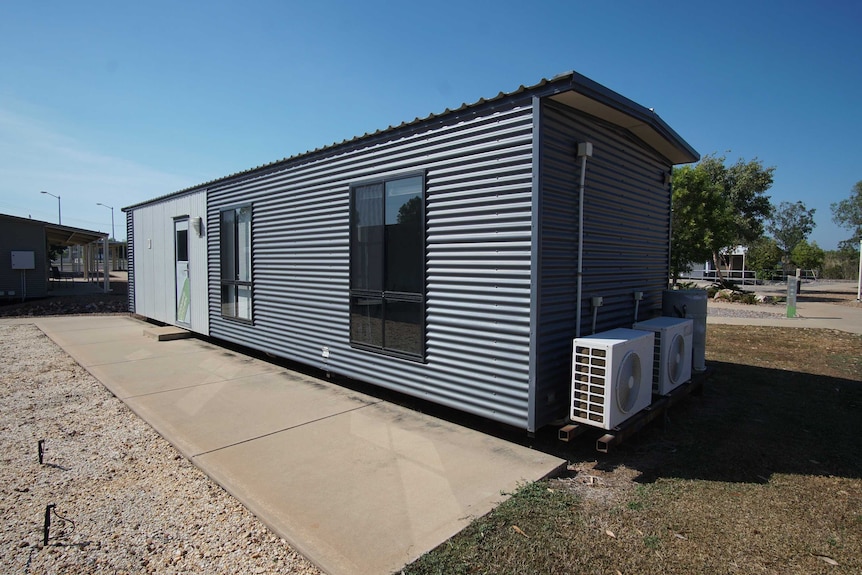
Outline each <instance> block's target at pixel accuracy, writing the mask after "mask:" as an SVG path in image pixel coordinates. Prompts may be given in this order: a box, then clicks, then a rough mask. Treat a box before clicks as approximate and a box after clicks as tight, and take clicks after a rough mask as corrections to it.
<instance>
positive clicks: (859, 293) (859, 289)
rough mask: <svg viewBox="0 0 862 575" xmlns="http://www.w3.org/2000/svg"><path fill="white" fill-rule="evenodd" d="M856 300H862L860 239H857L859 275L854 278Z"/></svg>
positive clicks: (861, 248)
mask: <svg viewBox="0 0 862 575" xmlns="http://www.w3.org/2000/svg"><path fill="white" fill-rule="evenodd" d="M856 301H862V240H859V277H858V279H857V280H856Z"/></svg>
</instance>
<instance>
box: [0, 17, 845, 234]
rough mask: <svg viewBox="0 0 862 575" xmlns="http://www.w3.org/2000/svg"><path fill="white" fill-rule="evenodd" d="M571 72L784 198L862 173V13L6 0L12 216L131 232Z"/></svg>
mask: <svg viewBox="0 0 862 575" xmlns="http://www.w3.org/2000/svg"><path fill="white" fill-rule="evenodd" d="M569 70H575V71H577V72H579V73H581V74H583V75H585V76H587V77H589V78H591V79H593V80H595V81H597V82H599V83H600V84H603V85H605V86H607V87H608V88H610V89H612V90H615V91H617V92H619V93H621V94H622V95H624V96H626V97H628V98H630V99H632V100H634V101H636V102H638V103H640V104H642V105H644V106H647V107H651V108H655V111H656V112H657V113H658V114H659V115H660V116H661V117H662V118H663V119H664V120H665V121H666V122H667V123H668V124H669V125H670V126H671V127H673V128H674V129H675V130H676V131H677V132H678V133H679V134H680V135H681V136H682V137H683V138H684V139H686V140H687V141H688V142H689V143H690V144H691V145H692V146H693V147H694V148H695V149H696V150H698V151H699V152H700V153H701V154H702V155H705V154H709V153H717V154H719V155H726V156H727V158H728V161H729V162H733V161H735V160H737V159H738V158H744V159H746V160H750V159H753V158H755V157H757V158H759V159H761V160H762V161H763V162H764V164H765V165H767V166H775V167H776V172H775V184H774V186H773V188H772V190H771V191H770V192H769V193H770V195H771V198H772V201H773V203H774V204H778V203H779V202H781V201H792V202H795V201H802V202H804V203H805V204H806V206H807V207H809V208H815V209H816V210H817V211H816V215H815V219H816V222H817V227H816V229H815V231H814V233H813V234H812V239H814V240H816V241H817V242H818V243H819V244H820V246H821V247H823V248H825V249H833V248H835V247H836V244H837V243H838V241H840V240H842V239H845V238H847V237H849V236H850V235H851V234H850V232H849V230H842V229H839V228H836V226H835V225H834V224H833V223H832V221H831V211H830V209H829V205H830V203H832V202H836V201H839V200H841V199H844V198H847V197H849V195H850V191H851V187H852V186H853V185H854V184H855V183H856V182H857V181H859V180H862V138H860V134H862V4H860V3H859V2H853V1H848V0H841V1H834V0H819V1H818V2H798V1H796V2H795V1H792V0H789V1H788V0H785V1H776V2H772V1H757V0H747V1H744V2H738V1H736V0H728V1H726V2H720V3H715V2H703V3H698V2H691V1H687V2H675V1H662V2H646V1H643V2H637V1H624V0H619V1H613V2H595V1H593V2H584V1H577V0H569V1H559V2H553V1H548V2H543V1H541V0H536V1H534V2H524V1H519V2H511V1H508V0H496V1H476V2H472V1H470V0H461V1H459V2H450V1H448V0H443V1H438V2H433V3H432V2H397V1H391V2H382V1H378V0H362V1H330V0H314V1H310V2H302V3H299V2H291V1H289V0H284V1H263V0H244V1H242V2H239V1H235V2H226V1H217V0H211V1H207V2H194V1H182V2H178V1H169V2H168V1H162V0H146V1H143V2H117V1H115V0H112V1H94V0H81V1H80V2H68V1H65V0H39V1H36V2H28V1H24V0H6V1H4V2H2V3H0V213H6V214H12V215H18V216H24V217H27V216H32V217H33V218H34V219H41V220H47V221H52V222H54V221H56V219H57V215H58V214H57V200H56V199H54V198H51V197H49V196H47V195H44V194H40V193H39V192H40V191H42V190H45V191H48V192H50V193H52V194H54V195H59V196H61V204H62V213H63V224H65V225H71V226H77V227H82V228H87V229H95V230H100V231H106V232H108V231H110V227H111V213H110V210H108V209H107V208H104V207H102V206H98V205H96V204H97V203H98V202H101V203H104V204H107V205H109V206H113V207H114V208H115V209H114V218H115V222H116V235H117V237H118V238H120V239H123V238H124V237H125V218H124V214H123V213H122V212H121V211H120V208H122V207H125V206H128V205H131V204H134V203H137V202H140V201H143V200H147V199H151V198H154V197H158V196H162V195H165V194H169V193H171V192H174V191H176V190H179V189H182V188H185V187H189V186H192V185H195V184H199V183H203V182H205V181H208V180H212V179H216V178H219V177H222V176H225V175H228V174H231V173H235V172H238V171H242V170H246V169H249V168H252V167H255V166H258V165H261V164H265V163H269V162H271V161H274V160H278V159H281V158H283V157H287V156H291V155H294V154H299V153H302V152H305V151H308V150H312V149H314V148H318V147H321V146H326V145H329V144H331V143H334V142H339V141H342V140H345V139H350V138H352V137H354V136H357V135H362V134H364V133H366V132H373V131H375V130H377V129H381V128H385V127H387V126H389V125H397V124H400V123H401V122H402V121H405V120H412V119H414V118H416V117H424V116H426V115H428V114H429V113H432V112H441V111H443V110H445V109H446V108H454V107H457V106H459V105H460V104H461V103H462V102H468V103H472V102H475V101H476V100H478V99H479V98H481V97H492V96H495V95H496V94H497V93H498V92H500V91H511V90H515V89H517V88H518V86H519V85H521V84H524V85H530V84H534V83H536V82H538V81H540V80H541V79H542V78H550V77H552V76H554V75H556V74H559V73H562V72H566V71H569Z"/></svg>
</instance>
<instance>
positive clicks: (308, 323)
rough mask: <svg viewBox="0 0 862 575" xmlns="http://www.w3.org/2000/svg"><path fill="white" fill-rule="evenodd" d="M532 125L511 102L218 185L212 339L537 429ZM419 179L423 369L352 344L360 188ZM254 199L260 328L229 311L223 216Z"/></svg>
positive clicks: (523, 100) (528, 110) (213, 214)
mask: <svg viewBox="0 0 862 575" xmlns="http://www.w3.org/2000/svg"><path fill="white" fill-rule="evenodd" d="M532 122H533V118H532V107H531V99H530V97H525V96H519V97H517V98H509V99H503V100H498V101H496V102H494V104H493V105H486V106H481V105H480V106H476V107H472V108H470V109H468V110H466V111H464V112H462V113H453V114H451V115H447V116H446V117H445V118H440V119H437V120H435V121H433V122H428V123H423V124H419V125H414V126H408V127H406V128H403V129H401V130H393V131H389V132H386V133H385V134H384V135H382V136H381V137H379V138H366V139H363V140H362V141H360V142H357V143H355V144H352V145H345V146H338V147H336V148H333V149H331V150H327V151H324V152H321V153H319V154H309V155H305V156H303V157H301V158H299V159H298V160H296V161H295V162H294V163H292V164H291V163H289V162H288V163H287V165H280V166H276V167H274V168H272V169H270V170H269V171H268V172H266V173H252V174H247V175H244V176H239V177H238V178H237V179H236V180H233V181H228V182H223V183H219V184H216V185H214V186H212V187H211V188H210V190H209V194H208V204H209V206H208V207H209V212H208V220H207V222H208V228H209V229H210V230H211V232H210V233H209V234H208V239H209V261H210V267H209V269H210V314H211V317H210V332H211V334H212V335H213V336H215V337H218V338H222V339H225V340H228V341H233V342H237V343H240V344H243V345H248V346H251V347H253V348H257V349H260V350H263V351H267V352H270V353H273V354H276V355H279V356H283V357H287V358H289V359H292V360H296V361H300V362H303V363H307V364H311V365H314V366H316V367H319V368H321V369H326V370H329V371H332V372H334V373H339V374H343V375H346V376H348V377H351V378H355V379H359V380H362V381H367V382H371V383H374V384H377V385H381V386H384V387H388V388H391V389H395V390H397V391H400V392H404V393H407V394H410V395H414V396H418V397H423V398H426V399H429V400H432V401H434V402H437V403H441V404H444V405H449V406H452V407H455V408H457V409H460V410H464V411H467V412H471V413H475V414H479V415H482V416H485V417H488V418H490V419H493V420H498V421H502V422H505V423H509V424H512V425H516V426H519V427H526V426H527V419H528V403H529V400H528V394H529V346H530V304H531V294H530V266H531V262H530V234H531V217H532V216H531V202H532V196H531V189H532V179H531V178H532V176H531V165H532ZM416 170H426V174H427V176H426V181H427V186H426V213H427V253H426V271H427V306H426V317H427V319H426V333H427V355H426V362H425V363H424V364H423V363H417V362H412V361H407V360H402V359H396V358H393V357H388V356H384V355H380V354H376V353H371V352H367V351H362V350H357V349H353V348H351V347H350V344H349V315H348V314H349V297H348V287H349V278H348V270H349V267H348V263H349V217H348V216H349V214H348V207H349V185H350V184H351V183H355V182H359V181H362V180H365V179H369V178H379V177H382V176H390V175H397V174H401V173H407V172H413V171H416ZM248 202H251V203H252V204H253V219H252V235H253V245H252V249H253V280H254V304H253V305H254V325H248V324H244V323H241V322H236V321H230V320H227V319H224V318H222V317H221V314H220V310H219V301H220V295H219V294H220V286H219V255H218V253H219V233H218V225H219V220H218V219H219V210H220V209H221V208H224V207H227V206H233V205H238V204H243V203H248ZM323 347H327V348H328V349H329V358H328V359H324V358H323V357H322V353H321V352H322V348H323Z"/></svg>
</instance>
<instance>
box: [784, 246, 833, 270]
mask: <svg viewBox="0 0 862 575" xmlns="http://www.w3.org/2000/svg"><path fill="white" fill-rule="evenodd" d="M825 259H826V252H824V251H823V250H822V249H820V246H818V245H817V242H812V243H810V244H809V243H808V242H807V241H806V240H802V241H801V242H799V243H798V244H796V247H794V248H793V254H792V255H791V261H792V262H793V263H795V264H796V266H797V267H800V268H802V269H804V270H817V271H819V270H821V269H822V268H823V261H824V260H825Z"/></svg>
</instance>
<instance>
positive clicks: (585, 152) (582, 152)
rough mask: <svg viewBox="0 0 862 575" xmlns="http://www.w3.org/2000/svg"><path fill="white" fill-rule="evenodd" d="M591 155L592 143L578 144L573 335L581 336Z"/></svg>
mask: <svg viewBox="0 0 862 575" xmlns="http://www.w3.org/2000/svg"><path fill="white" fill-rule="evenodd" d="M592 155H593V145H592V144H591V143H589V142H584V143H581V144H578V157H579V158H581V176H580V182H579V184H578V284H577V301H576V302H575V337H581V296H582V282H583V277H584V186H585V184H586V179H587V156H592Z"/></svg>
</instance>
